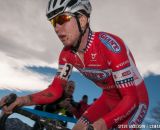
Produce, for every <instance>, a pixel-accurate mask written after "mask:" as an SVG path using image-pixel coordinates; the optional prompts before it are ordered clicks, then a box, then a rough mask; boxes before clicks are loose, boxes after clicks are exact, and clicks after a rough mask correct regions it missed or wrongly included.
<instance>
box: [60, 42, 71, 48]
mask: <svg viewBox="0 0 160 130" xmlns="http://www.w3.org/2000/svg"><path fill="white" fill-rule="evenodd" d="M62 43H63V45H64V46H67V47H69V46H72V45H73V44H72V43H68V42H62Z"/></svg>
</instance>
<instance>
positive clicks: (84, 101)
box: [74, 95, 90, 118]
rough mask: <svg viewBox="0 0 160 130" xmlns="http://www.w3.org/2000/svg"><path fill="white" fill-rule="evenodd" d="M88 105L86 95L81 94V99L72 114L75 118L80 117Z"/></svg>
mask: <svg viewBox="0 0 160 130" xmlns="http://www.w3.org/2000/svg"><path fill="white" fill-rule="evenodd" d="M89 106H90V105H88V96H87V95H83V97H82V100H81V101H80V102H79V106H78V107H77V109H76V111H75V112H74V115H75V116H76V118H80V117H81V115H82V114H83V113H84V112H85V111H86V110H87V109H88V108H89Z"/></svg>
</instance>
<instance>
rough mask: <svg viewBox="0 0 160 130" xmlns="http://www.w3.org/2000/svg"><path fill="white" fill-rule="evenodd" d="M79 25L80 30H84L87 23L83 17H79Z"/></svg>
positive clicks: (86, 19)
mask: <svg viewBox="0 0 160 130" xmlns="http://www.w3.org/2000/svg"><path fill="white" fill-rule="evenodd" d="M79 21H80V24H81V28H82V29H85V28H86V25H87V23H88V18H87V17H86V16H85V15H81V17H80V18H79Z"/></svg>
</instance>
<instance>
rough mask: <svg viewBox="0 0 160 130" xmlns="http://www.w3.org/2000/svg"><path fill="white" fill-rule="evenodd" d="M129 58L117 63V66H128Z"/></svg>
mask: <svg viewBox="0 0 160 130" xmlns="http://www.w3.org/2000/svg"><path fill="white" fill-rule="evenodd" d="M129 63H130V62H129V60H126V61H123V62H121V63H120V64H118V65H116V68H120V67H123V66H126V65H127V66H128V65H129Z"/></svg>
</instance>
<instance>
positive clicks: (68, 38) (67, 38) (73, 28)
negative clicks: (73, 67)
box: [55, 13, 80, 46]
mask: <svg viewBox="0 0 160 130" xmlns="http://www.w3.org/2000/svg"><path fill="white" fill-rule="evenodd" d="M65 15H66V13H65ZM67 15H69V14H67ZM62 23H63V22H62ZM55 32H56V33H57V35H58V37H59V39H60V40H61V41H62V43H63V44H64V46H72V45H73V44H74V43H76V42H77V40H78V38H79V35H80V33H79V30H78V26H77V21H76V19H75V17H74V16H72V17H71V18H70V20H68V21H67V20H66V22H64V23H63V24H58V22H57V23H56V24H55Z"/></svg>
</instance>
